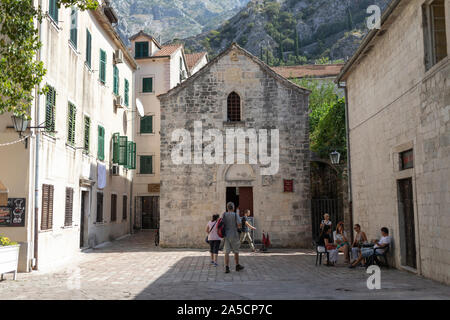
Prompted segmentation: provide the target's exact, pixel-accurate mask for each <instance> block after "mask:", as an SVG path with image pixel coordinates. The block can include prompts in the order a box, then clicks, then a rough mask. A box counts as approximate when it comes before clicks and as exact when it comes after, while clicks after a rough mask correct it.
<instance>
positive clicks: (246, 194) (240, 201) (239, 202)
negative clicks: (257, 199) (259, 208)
mask: <svg viewBox="0 0 450 320" xmlns="http://www.w3.org/2000/svg"><path fill="white" fill-rule="evenodd" d="M228 202H233V203H234V205H235V207H236V209H237V208H239V214H240V215H241V216H242V215H243V214H244V211H245V210H247V209H248V210H250V216H251V217H253V188H252V187H227V190H226V202H225V210H226V204H227V203H228Z"/></svg>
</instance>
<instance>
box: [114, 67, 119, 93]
mask: <svg viewBox="0 0 450 320" xmlns="http://www.w3.org/2000/svg"><path fill="white" fill-rule="evenodd" d="M113 85H114V86H113V91H114V94H115V95H116V96H117V95H119V68H117V66H114V74H113Z"/></svg>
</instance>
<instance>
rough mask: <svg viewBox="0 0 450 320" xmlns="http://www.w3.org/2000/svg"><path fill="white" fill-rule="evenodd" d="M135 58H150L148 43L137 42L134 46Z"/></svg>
mask: <svg viewBox="0 0 450 320" xmlns="http://www.w3.org/2000/svg"><path fill="white" fill-rule="evenodd" d="M134 51H135V58H145V57H148V42H136V43H135V45H134Z"/></svg>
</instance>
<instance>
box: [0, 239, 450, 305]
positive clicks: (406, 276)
mask: <svg viewBox="0 0 450 320" xmlns="http://www.w3.org/2000/svg"><path fill="white" fill-rule="evenodd" d="M246 251H248V250H244V252H243V253H242V254H241V264H243V265H244V266H245V270H243V271H241V272H234V270H233V267H234V265H233V264H232V272H231V273H230V274H225V273H224V269H223V256H221V257H220V258H219V264H220V266H219V267H218V268H215V267H213V266H211V265H210V260H209V254H208V253H207V251H206V250H194V249H164V248H159V247H154V245H153V234H152V233H151V232H140V233H137V234H135V235H132V236H130V237H127V238H124V239H122V240H119V241H115V242H113V243H112V244H111V245H108V246H105V247H103V248H99V249H94V250H91V251H90V252H87V253H80V255H79V259H76V262H74V263H72V264H71V265H70V266H65V267H63V268H60V269H58V270H54V271H52V272H47V273H44V272H41V271H39V272H33V273H28V274H25V273H20V274H18V280H17V281H13V280H12V275H9V274H8V275H5V279H6V280H4V281H2V282H0V296H1V297H2V299H3V298H7V299H13V300H17V299H151V300H154V299H183V300H186V299H187V300H189V299H232V300H234V299H450V287H449V286H445V285H442V284H439V283H437V282H434V281H431V280H428V279H424V278H421V277H418V276H416V275H413V274H410V273H407V272H403V271H399V270H395V269H382V273H381V287H382V288H381V290H368V289H367V286H366V281H367V278H368V276H369V275H368V274H366V273H365V269H364V268H357V269H348V268H347V267H346V266H345V265H344V264H343V263H342V264H340V265H338V266H337V267H325V266H320V267H316V266H315V254H314V253H313V252H311V251H308V250H277V249H273V250H271V252H270V253H250V252H246ZM339 259H340V261H342V260H343V257H342V256H340V257H339ZM233 263H234V262H233Z"/></svg>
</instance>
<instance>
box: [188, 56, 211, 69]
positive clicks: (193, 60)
mask: <svg viewBox="0 0 450 320" xmlns="http://www.w3.org/2000/svg"><path fill="white" fill-rule="evenodd" d="M206 54H207V53H206V52H194V53H189V54H186V63H187V65H188V68H189V69H192V68H193V67H195V66H196V65H197V63H198V62H199V61H200V60H201V59H202V58H203V57H204V56H205V55H206Z"/></svg>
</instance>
